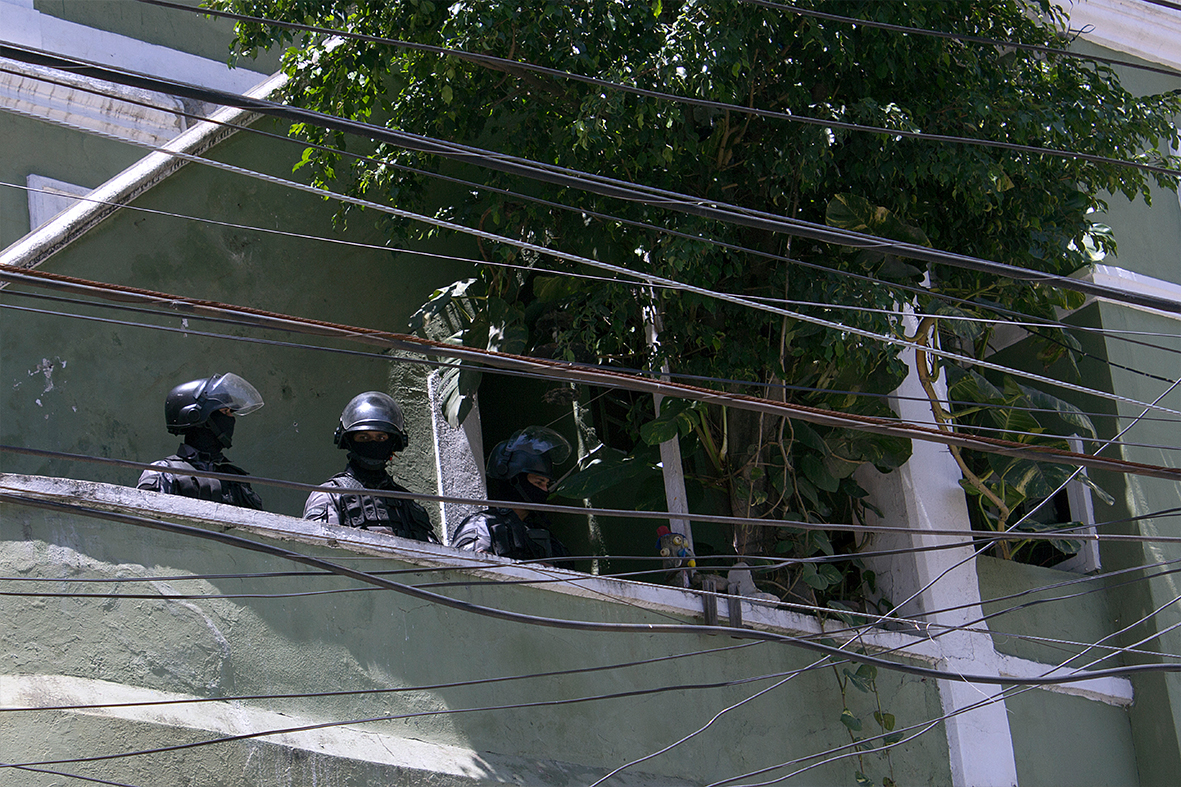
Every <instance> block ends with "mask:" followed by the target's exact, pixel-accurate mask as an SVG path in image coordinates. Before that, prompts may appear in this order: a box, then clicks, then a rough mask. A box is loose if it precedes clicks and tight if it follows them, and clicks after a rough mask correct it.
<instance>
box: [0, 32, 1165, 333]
mask: <svg viewBox="0 0 1181 787" xmlns="http://www.w3.org/2000/svg"><path fill="white" fill-rule="evenodd" d="M0 57H8V58H10V59H12V60H17V61H19V62H24V63H30V64H35V65H41V66H44V67H47V68H55V69H58V70H62V71H67V72H70V73H73V74H76V75H80V76H85V77H90V78H92V79H99V80H104V81H107V82H114V83H116V84H122V85H127V86H130V87H138V88H141V89H144V90H151V91H153V92H158V93H165V94H170V95H176V96H181V97H184V98H191V99H195V100H198V101H204V102H207V103H211V104H220V105H223V106H232V107H237V108H240V109H245V110H248V111H252V112H257V113H258V114H262V115H268V116H272V117H280V118H283V119H285V120H291V121H295V122H302V123H310V124H312V125H315V126H319V127H322V128H325V129H329V130H333V131H338V132H341V133H346V134H352V135H359V136H362V137H367V138H369V139H374V140H380V141H382V142H388V143H389V144H392V145H395V146H397V147H400V148H404V149H406V150H413V151H417V152H420V153H424V154H428V155H436V156H441V157H443V158H445V159H448V160H453V161H460V162H465V163H469V164H473V165H475V166H480V167H485V168H488V169H493V170H496V171H499V172H504V173H507V174H514V175H520V176H524V177H526V178H528V179H531V180H537V181H542V182H546V183H550V184H553V185H558V186H564V187H568V188H574V189H581V190H584V191H589V192H592V193H595V194H599V195H600V196H606V197H612V198H618V199H623V200H627V201H633V202H640V203H643V204H647V205H651V206H653V207H660V208H664V209H667V210H673V211H676V212H680V213H685V214H688V215H694V216H698V217H701V218H706V219H712V220H718V221H724V222H729V223H731V224H738V225H742V226H746V227H752V228H756V229H762V230H765V231H768V232H773V233H778V234H785V235H793V236H798V237H804V238H808V239H810V240H814V241H819V242H822V243H834V244H837V245H842V246H849V247H852V248H860V249H875V250H878V251H883V252H888V253H891V254H895V255H897V256H899V257H903V258H905V259H913V260H919V261H922V262H929V263H933V264H942V265H950V266H952V267H957V268H964V269H967V270H975V271H978V272H983V273H991V274H994V275H997V276H1002V277H1004V278H1007V279H1013V280H1017V281H1025V282H1034V283H1039V284H1043V285H1046V286H1052V287H1058V288H1060V289H1065V290H1071V291H1075V292H1082V293H1085V294H1088V295H1093V296H1095V297H1102V298H1107V299H1110V300H1114V301H1116V302H1120V303H1131V304H1136V305H1139V306H1145V307H1148V308H1154V309H1159V310H1162V311H1166V312H1169V313H1170V314H1181V301H1177V300H1173V299H1170V298H1164V297H1157V296H1153V295H1149V294H1142V293H1130V292H1126V291H1123V290H1119V289H1116V288H1112V287H1107V286H1104V285H1100V284H1096V283H1094V282H1086V281H1081V280H1079V279H1073V278H1071V277H1069V276H1058V275H1055V274H1049V273H1044V272H1040V271H1034V270H1028V269H1025V268H1020V267H1017V266H1013V265H1005V264H1003V263H997V262H992V261H989V260H984V259H980V258H977V257H971V256H968V255H963V254H956V253H953V252H947V251H940V250H937V249H931V248H927V247H925V246H920V245H917V244H911V243H903V242H900V241H893V240H889V239H887V238H879V237H876V236H873V235H866V234H864V233H857V232H851V231H848V230H839V229H835V228H832V227H827V226H825V225H821V224H815V223H812V222H806V221H801V220H799V219H791V218H787V217H783V216H778V215H776V214H772V213H766V212H764V211H757V210H752V209H748V208H742V207H739V206H737V205H731V204H728V203H720V202H713V201H704V200H702V199H701V198H699V197H693V196H690V195H687V194H681V193H677V192H673V191H667V190H663V189H656V188H652V187H647V186H641V185H638V184H635V183H629V182H627V181H621V180H618V179H615V178H609V177H604V176H601V175H594V174H590V173H584V172H578V171H574V170H569V169H566V168H563V167H556V166H553V165H548V164H544V163H541V162H536V161H529V160H527V159H521V158H518V157H514V156H506V155H504V154H500V153H496V152H494V151H489V150H484V149H481V148H476V147H471V146H467V145H461V144H457V143H452V142H447V141H443V140H437V139H432V138H430V137H425V136H421V135H416V134H409V133H407V132H402V131H394V130H391V129H387V128H384V127H380V126H374V125H370V124H366V123H361V122H358V121H353V120H347V119H344V118H338V117H334V116H331V115H326V114H324V113H321V112H315V111H312V110H307V109H301V108H298V107H290V106H285V105H283V104H279V103H277V102H274V101H267V100H264V99H257V98H251V97H249V96H243V95H239V94H236V93H229V92H226V91H219V90H212V89H208V88H202V87H197V86H194V85H188V84H183V83H180V82H175V81H171V80H163V79H158V78H156V77H152V76H148V75H146V74H141V73H138V72H131V71H126V70H123V69H115V68H110V67H107V66H103V65H101V64H98V63H94V62H91V61H86V60H80V59H75V58H63V57H60V56H58V55H54V54H52V53H49V52H44V51H41V50H37V49H32V48H29V47H23V46H14V45H12V44H7V43H2V42H0ZM172 155H178V154H177V153H175V152H173V153H172ZM182 157H183V156H182ZM194 158H195V157H194ZM1166 172H1168V173H1169V174H1181V173H1174V172H1173V171H1172V170H1166ZM300 185H301V186H302V184H300ZM358 203H359V204H360V203H364V204H367V205H368V204H370V203H369V202H368V201H358ZM372 204H377V203H372ZM383 209H384V210H385V211H386V212H391V211H393V209H391V208H389V207H387V206H383ZM398 213H399V214H401V213H403V212H401V211H399V212H398ZM467 231H468V232H469V233H474V232H475V231H473V230H470V228H469V229H468V230H467ZM542 253H546V254H555V252H554V251H553V250H545V251H543V252H542ZM558 256H561V255H558ZM631 275H637V274H634V273H632V274H631ZM652 278H653V280H655V281H659V280H660V279H658V278H656V277H652Z"/></svg>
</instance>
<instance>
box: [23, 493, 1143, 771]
mask: <svg viewBox="0 0 1181 787" xmlns="http://www.w3.org/2000/svg"><path fill="white" fill-rule="evenodd" d="M0 489H3V490H5V491H9V492H14V493H18V494H28V495H30V496H32V497H36V498H39V499H48V500H57V501H61V502H68V503H73V504H78V505H84V506H87V507H90V508H97V509H100V510H104V511H112V510H113V511H123V512H126V513H131V514H135V515H138V516H146V517H151V518H164V519H168V520H170V521H185V522H186V523H188V524H194V525H197V526H200V527H208V528H210V529H214V530H218V531H221V530H224V529H225V528H227V527H230V528H234V529H237V530H241V531H244V532H247V533H253V534H255V535H259V536H264V537H267V538H272V539H275V540H278V541H290V542H295V543H301V544H310V545H314V546H319V547H325V546H327V547H336V548H343V549H348V550H352V551H354V552H357V553H360V554H365V555H374V556H379V557H386V558H390V559H394V560H401V561H405V562H407V563H410V564H413V565H422V566H428V567H434V568H450V569H462V570H466V571H468V572H470V573H472V574H474V575H476V576H480V577H483V578H488V579H502V580H521V581H529V580H538V579H545V580H549V581H547V582H544V583H542V584H539V585H536V586H535V588H536V589H537V590H538V591H543V592H551V593H559V594H562V595H567V596H574V597H578V598H585V599H590V600H594V601H598V602H602V603H606V604H620V605H623V606H626V607H629V608H638V609H644V610H649V611H654V612H660V613H664V614H670V615H677V616H680V617H688V618H695V617H701V614H702V600H701V599H702V595H701V592H700V591H690V590H685V589H682V588H677V587H671V586H666V585H653V584H648V583H646V582H637V581H633V580H628V579H618V578H607V577H599V576H593V575H590V574H583V573H580V572H577V571H567V570H564V569H558V568H547V567H539V566H533V565H522V564H519V563H515V562H514V561H512V560H508V559H506V558H500V557H496V556H493V555H476V554H474V553H470V552H463V551H459V550H455V549H451V548H449V547H445V546H439V545H435V544H426V543H423V542H421V541H411V540H408V539H403V538H397V537H394V536H386V535H380V534H377V533H370V532H368V531H365V530H357V529H355V528H349V527H340V526H336V525H327V524H323V523H320V522H313V521H310V520H306V519H297V518H295V517H290V516H285V515H283V514H272V513H269V512H266V511H253V510H250V509H245V508H238V507H235V506H230V505H222V504H220V503H212V502H209V501H206V500H192V499H189V498H184V497H178V496H176V495H164V494H158V493H156V492H145V491H142V490H139V489H134V488H132V487H125V486H115V485H112V484H103V483H98V482H96V481H80V480H75V479H68V478H51V477H46V476H29V475H17V474H9V473H0ZM553 580H566V581H553ZM978 596H979V591H977V597H978ZM741 604H742V607H741V609H742V620H743V623H744V625H746V626H748V627H750V628H753V629H758V630H765V631H776V632H780V633H783V634H788V635H790V636H796V637H809V638H815V637H817V636H821V635H824V634H825V633H826V632H825V630H824V628H823V626H822V625H821V624H820V622H819V621H818V620H817V618H816V617H814V616H813V615H808V614H802V613H799V612H795V611H793V610H792V609H791V608H790V606H789V605H786V604H783V603H778V602H775V603H773V602H767V601H762V600H759V599H753V598H743V599H742V602H741ZM726 608H727V606H726V605H725V604H720V605H719V612H724V611H725V610H726ZM723 617H725V616H724V615H723ZM914 630H917V628H916V629H914ZM914 630H912V631H888V630H886V629H879V630H874V631H869V632H866V633H863V634H861V635H860V636H858V637H857V638H856V642H857V644H858V645H859V646H862V647H865V648H866V649H867V650H869V651H871V652H872V651H876V652H885V651H889V652H891V653H893V654H895V655H898V656H902V657H904V658H907V659H910V660H912V661H917V662H919V663H923V664H928V665H940V664H943V665H949V666H950V667H951V668H953V669H952V671H959V672H965V673H967V672H971V673H980V672H981V669H982V663H983V669H987V667H988V663H989V662H988V660H989V658H991V657H990V656H989V655H988V654H990V653H992V637H991V634H990V633H989V631H988V629H987V627H983V626H980V625H977V626H974V627H973V629H972V630H969V631H959V632H955V634H954V635H951V634H949V635H939V632H940V631H941V630H942V628H941V626H940V625H939V624H933V625H930V626H924V628H923V631H922V633H921V634H915V633H913V632H914ZM830 636H832V637H833V639H836V640H838V641H842V640H847V639H848V638H847V637H842V636H841V635H840V634H830ZM1005 659H1006V660H1007V661H1006V663H1007V664H1008V666H1007V667H1006V669H1009V670H1023V671H1022V672H1007V673H1005V674H1007V675H1012V676H1017V675H1024V674H1028V675H1040V674H1043V673H1048V672H1051V671H1052V670H1055V669H1057V666H1056V665H1049V664H1041V663H1038V662H1034V661H1028V660H1025V659H1018V658H1015V657H1009V656H1006V657H1005ZM997 674H1000V673H999V672H998V673H997ZM1111 681H1114V682H1112V683H1111V684H1110V686H1109V688H1110V691H1107V690H1105V689H1103V688H1102V687H1103V686H1107V685H1108V684H1107V683H1103V682H1101V681H1090V682H1088V683H1089V684H1094V686H1095V687H1098V688H1095V687H1092V688H1091V689H1088V691H1089V694H1088V693H1086V692H1077V691H1074V690H1072V689H1070V688H1069V686H1068V685H1065V684H1064V685H1063V686H1045V687H1038V688H1039V690H1045V691H1051V692H1056V693H1063V694H1077V695H1078V696H1087V697H1088V699H1094V700H1096V701H1099V702H1106V703H1108V704H1114V705H1121V706H1122V705H1124V704H1125V697H1126V696H1130V691H1131V684H1130V683H1128V681H1126V680H1123V679H1120V678H1115V679H1111ZM996 688H997V687H985V690H986V691H989V692H990V693H991V692H992V691H993V690H995V689H996ZM1105 692H1106V693H1105ZM979 699H980V694H978V693H977V694H975V699H973V700H972V702H977V701H979ZM978 742H979V741H978ZM978 783H979V784H984V782H978Z"/></svg>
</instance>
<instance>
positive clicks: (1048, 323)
mask: <svg viewBox="0 0 1181 787" xmlns="http://www.w3.org/2000/svg"><path fill="white" fill-rule="evenodd" d="M0 70H3V69H2V68H0ZM95 92H96V93H98V94H99V95H103V94H102V93H101V92H99V91H95ZM182 114H185V115H186V117H192V118H195V119H200V116H198V115H189V114H187V113H182ZM210 122H212V121H210ZM220 125H225V126H227V127H230V128H234V129H237V130H239V131H246V132H248V133H252V134H260V135H262V136H266V137H271V138H275V139H279V140H283V141H289V142H290V141H294V140H293V139H292V138H291V137H285V136H280V135H277V134H271V133H269V132H265V131H260V130H257V129H254V128H250V127H243V126H235V125H233V124H220ZM313 147H323V146H317V145H313ZM325 149H327V148H325ZM351 155H354V156H356V157H357V158H364V159H367V160H374V159H370V158H369V157H366V156H361V155H360V154H351ZM399 168H401V169H409V168H406V167H399ZM423 174H425V175H428V176H429V175H432V174H433V173H426V172H424V173H423ZM440 177H442V176H440ZM443 179H445V180H449V181H453V182H458V183H461V184H463V185H465V186H469V187H472V188H486V187H482V186H480V185H479V184H476V183H472V182H470V181H462V180H459V179H456V178H446V177H445V178H443ZM0 186H7V187H9V188H16V189H21V190H24V191H28V192H43V191H45V190H44V189H38V188H34V187H31V186H25V185H20V184H14V183H6V182H3V181H0ZM491 190H492V191H496V192H497V193H503V194H505V195H507V196H510V197H512V198H514V199H523V200H528V201H534V202H538V203H541V204H545V205H547V206H550V207H554V208H558V209H563V210H570V211H579V212H581V213H585V214H587V215H592V216H595V217H597V218H601V219H603V220H605V221H616V222H621V223H624V224H629V225H635V226H640V227H643V228H644V229H647V230H651V231H656V232H662V233H665V234H669V235H673V236H677V237H683V238H686V239H691V240H698V241H702V242H705V243H709V244H711V245H715V246H719V247H722V248H727V249H729V250H731V251H736V252H742V253H747V254H754V255H756V256H760V257H763V258H766V259H773V260H775V261H779V262H785V263H788V264H793V265H800V266H803V267H807V268H811V269H816V270H823V271H825V272H828V273H834V274H836V275H839V276H844V277H849V278H856V279H861V280H865V281H868V282H872V283H875V284H880V285H882V286H883V287H887V288H891V289H897V290H901V291H906V292H912V293H914V294H918V295H925V296H929V297H932V298H935V299H938V300H944V301H948V302H955V303H960V304H963V305H966V306H969V307H972V308H979V307H984V308H989V309H996V310H998V311H999V312H1002V313H1008V314H1011V315H1013V316H1015V317H1020V318H1022V319H1028V320H1037V318H1034V317H1032V316H1030V315H1022V314H1020V313H1018V312H1008V310H1005V309H1001V308H998V307H996V306H995V305H990V306H984V305H983V304H978V303H975V302H972V301H968V300H964V299H961V298H954V297H951V296H947V295H944V294H942V293H938V292H936V291H932V290H924V289H922V288H919V287H910V286H906V285H900V284H895V283H892V282H886V281H883V280H881V279H875V278H873V277H871V276H865V275H863V274H857V273H854V272H852V271H842V270H834V269H831V268H825V267H824V266H822V265H817V264H815V263H808V262H804V261H801V260H796V259H793V258H790V257H783V256H780V255H775V254H770V253H767V252H760V251H758V250H755V249H748V248H745V247H741V246H735V245H733V244H729V243H723V242H720V241H717V240H713V239H709V238H703V237H696V236H692V235H690V234H688V233H683V232H678V231H675V230H668V229H665V228H662V227H658V226H656V225H652V224H645V223H643V222H635V221H630V220H627V219H622V218H620V217H616V216H610V215H607V214H598V213H594V212H590V211H581V210H579V209H577V208H574V207H571V206H567V205H562V204H560V203H553V202H550V201H548V200H541V199H538V198H535V197H531V196H528V195H520V194H515V193H513V192H508V191H505V190H503V189H491ZM77 199H79V200H81V201H86V202H95V203H100V204H105V205H113V206H116V207H122V208H124V209H127V210H133V211H137V212H142V213H147V214H150V215H157V216H167V217H171V218H178V219H183V220H186V221H194V222H199V223H205V224H211V225H214V226H223V227H230V228H233V229H240V230H249V231H254V232H259V233H265V234H274V235H279V236H283V237H293V238H300V239H303V240H311V241H322V242H325V243H331V244H336V245H343V246H349V247H352V248H367V249H374V250H377V251H383V252H393V253H402V254H411V255H417V256H422V257H428V258H432V259H444V260H453V261H456V262H465V263H469V264H471V265H489V266H493V267H501V268H512V269H519V270H523V271H527V272H534V273H549V274H552V275H554V276H563V277H573V278H582V279H590V280H595V281H602V282H608V283H613V284H619V285H623V286H627V287H636V286H640V285H639V284H638V283H636V282H630V281H626V280H622V279H618V278H611V277H605V276H593V275H590V274H584V273H576V272H572V271H562V270H554V269H547V268H542V267H540V266H537V265H535V264H534V265H514V264H512V263H505V262H497V261H491V260H483V259H473V258H470V257H459V256H456V255H449V254H439V253H434V252H427V251H420V250H416V249H408V248H406V249H403V248H397V247H393V246H386V245H378V244H373V243H362V242H359V241H349V240H344V239H342V238H329V237H324V236H320V235H308V234H305V233H296V232H290V231H286V230H277V229H272V228H269V227H260V226H255V225H246V224H237V223H234V222H225V221H219V220H216V219H208V218H202V217H198V216H188V215H185V214H178V213H172V212H169V211H163V210H157V209H152V208H144V207H140V206H135V205H120V204H119V203H113V202H106V201H104V200H96V199H93V198H91V197H87V196H80V197H78V198H77ZM643 286H646V287H653V288H656V289H662V290H672V291H676V290H677V289H679V288H678V287H674V286H672V285H667V284H660V283H655V282H650V283H645V284H644V285H643ZM746 297H747V298H748V299H749V300H751V301H755V302H760V303H774V304H784V305H795V306H815V307H817V308H822V309H829V310H841V309H849V310H855V311H862V312H864V311H877V312H880V313H892V314H896V313H897V312H887V311H886V310H884V309H883V310H875V309H866V308H864V307H860V306H852V305H849V306H846V305H843V304H824V303H808V302H803V301H788V300H785V299H780V298H761V297H757V296H746ZM119 308H125V309H127V310H133V309H131V308H130V307H126V306H120V307H119ZM153 313H154V312H153ZM925 316H932V317H937V318H938V319H940V320H945V321H950V322H957V321H960V322H978V323H988V324H996V325H1010V326H1015V327H1021V328H1027V329H1036V328H1038V327H1055V328H1059V329H1062V330H1067V331H1077V332H1081V333H1092V334H1098V335H1102V336H1111V337H1113V338H1115V339H1117V340H1119V341H1124V342H1128V343H1132V344H1136V345H1140V346H1143V347H1148V348H1150V349H1154V350H1160V351H1162V352H1167V353H1174V354H1181V349H1177V348H1173V347H1166V346H1163V345H1157V344H1152V343H1149V342H1144V341H1139V340H1135V339H1130V338H1127V337H1126V336H1124V335H1122V334H1129V335H1151V336H1154V337H1158V338H1159V337H1162V336H1164V334H1160V333H1150V332H1146V331H1121V330H1112V329H1105V328H1092V327H1089V326H1077V325H1069V324H1067V323H1063V322H1055V321H1052V320H1047V319H1042V320H1040V321H1034V322H1028V323H1023V322H1018V321H1016V320H1013V319H1006V320H1001V319H985V318H976V317H969V316H963V315H938V314H931V315H927V314H919V313H916V314H915V317H917V318H920V319H921V318H922V317H925ZM205 319H212V318H205ZM1031 332H1032V333H1033V334H1035V335H1037V336H1040V337H1042V338H1043V339H1046V340H1048V341H1053V339H1052V338H1051V337H1047V336H1046V335H1045V334H1043V333H1041V332H1039V331H1037V330H1032V331H1031ZM1074 352H1078V351H1077V350H1075V351H1074ZM1081 356H1082V357H1084V358H1093V357H1095V356H1093V355H1091V354H1090V353H1088V352H1082V353H1081ZM1097 360H1100V361H1101V362H1103V363H1106V364H1108V365H1110V366H1111V367H1112V368H1118V369H1123V370H1125V371H1128V372H1131V373H1133V374H1137V375H1140V376H1144V377H1148V378H1150V379H1155V380H1160V381H1162V382H1171V380H1168V379H1167V378H1165V377H1162V376H1160V375H1156V374H1152V373H1150V372H1146V371H1143V370H1139V369H1135V368H1132V367H1128V366H1125V365H1123V364H1120V363H1117V362H1114V361H1111V360H1110V359H1106V358H1098V359H1097ZM616 368H619V369H620V370H621V371H632V372H642V370H640V369H629V368H626V367H616ZM667 376H669V377H670V378H674V379H682V380H696V381H699V382H715V383H722V384H726V385H732V384H738V385H745V386H756V387H760V388H764V389H771V388H774V389H782V390H795V391H806V392H816V393H837V394H848V395H854V396H862V397H881V398H906V397H898V396H897V395H896V394H871V393H867V392H861V391H835V390H827V389H816V388H809V387H806V386H793V385H789V384H786V383H769V382H760V381H753V380H752V381H744V380H734V379H724V378H717V377H709V376H704V375H689V374H683V373H675V372H670V373H669V374H668V375H667ZM949 404H957V402H954V401H951V402H949ZM970 404H971V405H972V406H974V407H985V408H987V407H990V406H993V405H987V404H983V405H982V404H980V403H977V402H973V403H970ZM998 406H999V405H998ZM1005 408H1006V409H1009V410H1023V409H1027V408H1022V407H1017V406H1005ZM1031 411H1036V410H1034V409H1031ZM1149 420H1152V419H1149Z"/></svg>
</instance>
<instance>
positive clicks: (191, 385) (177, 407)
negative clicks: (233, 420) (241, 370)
mask: <svg viewBox="0 0 1181 787" xmlns="http://www.w3.org/2000/svg"><path fill="white" fill-rule="evenodd" d="M262 405H263V401H262V396H261V395H260V394H259V393H258V390H257V389H256V388H255V387H254V386H253V385H251V384H250V383H248V382H246V381H245V380H243V379H242V378H241V377H239V376H238V375H236V374H233V373H230V374H215V375H213V376H212V377H205V378H203V379H200V380H191V381H189V382H187V383H183V384H181V385H178V386H176V387H175V388H173V389H172V390H171V391H169V392H168V396H166V397H165V398H164V423H165V425H166V426H167V427H168V431H169V432H171V433H172V434H182V433H184V432H186V431H188V430H189V429H194V428H197V427H201V426H207V425H208V424H209V416H210V415H212V414H213V413H214V412H216V411H217V410H220V409H222V408H223V407H228V408H229V409H230V411H231V412H232V413H234V414H235V415H248V414H250V413H253V412H254V411H255V410H257V409H258V408H260V407H262Z"/></svg>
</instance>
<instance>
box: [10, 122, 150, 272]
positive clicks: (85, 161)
mask: <svg viewBox="0 0 1181 787" xmlns="http://www.w3.org/2000/svg"><path fill="white" fill-rule="evenodd" d="M0 139H3V140H4V146H3V149H2V150H0V181H2V182H3V184H4V185H0V248H5V247H7V246H9V245H11V244H12V243H14V242H15V241H17V240H19V239H20V238H22V237H23V236H24V235H25V234H26V233H27V232H28V231H29V196H28V191H26V190H25V186H26V185H27V180H26V179H27V178H28V176H29V175H42V176H44V177H47V178H53V179H54V180H62V181H65V182H66V183H74V184H77V185H79V186H86V187H87V188H95V187H96V186H99V185H101V184H102V183H103V182H104V181H106V180H108V179H109V178H111V177H113V176H115V175H117V174H119V173H120V172H122V171H123V170H124V169H126V168H127V167H129V166H131V165H132V164H134V163H135V162H136V161H138V160H139V159H140V158H142V157H143V156H144V155H145V152H144V151H143V149H141V148H138V147H135V146H133V145H125V144H121V143H118V142H113V141H110V140H106V139H101V138H99V137H94V136H90V135H87V134H82V133H79V132H76V131H71V130H69V129H64V128H61V127H59V126H54V125H52V124H49V123H42V122H40V121H37V120H32V119H29V118H25V117H21V116H20V115H14V114H13V113H11V112H0Z"/></svg>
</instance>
